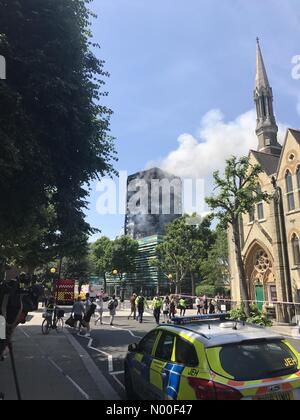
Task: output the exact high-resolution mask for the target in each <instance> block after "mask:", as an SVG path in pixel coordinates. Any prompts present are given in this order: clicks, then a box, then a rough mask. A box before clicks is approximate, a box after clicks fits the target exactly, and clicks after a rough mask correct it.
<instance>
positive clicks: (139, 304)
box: [135, 293, 148, 324]
mask: <svg viewBox="0 0 300 420" xmlns="http://www.w3.org/2000/svg"><path fill="white" fill-rule="evenodd" d="M135 304H136V308H137V310H138V317H137V321H139V322H140V324H141V323H142V322H143V315H144V312H145V307H147V306H148V305H147V301H146V298H145V297H144V296H143V293H140V294H139V296H138V297H137V298H136V301H135Z"/></svg>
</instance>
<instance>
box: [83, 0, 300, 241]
mask: <svg viewBox="0 0 300 420" xmlns="http://www.w3.org/2000/svg"><path fill="white" fill-rule="evenodd" d="M91 7H92V9H93V10H94V11H95V12H96V13H97V14H98V19H97V20H95V21H93V26H92V30H93V34H94V38H95V40H96V41H97V42H99V43H100V44H101V50H100V51H99V52H97V54H99V57H100V58H102V59H104V60H105V61H106V65H105V68H106V70H107V71H109V72H110V74H111V76H110V79H109V80H108V81H107V85H106V89H107V90H108V91H109V97H108V98H106V99H105V103H106V104H107V105H109V106H110V107H111V109H112V110H113V111H114V116H113V117H112V120H111V131H112V135H113V136H115V137H116V148H117V151H118V155H119V162H118V163H117V164H116V169H118V170H126V171H128V172H129V173H134V172H136V171H138V170H140V169H144V168H145V167H146V166H147V165H148V164H149V162H154V163H155V164H156V163H157V164H159V165H161V166H162V167H164V168H165V169H169V170H170V169H171V168H172V169H173V168H177V169H178V174H179V175H188V176H191V175H192V174H191V172H192V171H194V172H195V176H201V177H203V178H208V177H209V175H210V173H211V172H212V170H214V169H222V162H224V159H225V158H226V157H227V155H228V153H229V155H230V154H232V150H231V149H232V147H233V148H234V150H235V149H236V148H238V153H246V152H247V150H248V149H249V147H252V146H253V147H255V145H256V137H255V133H254V132H253V129H254V126H253V124H254V120H255V115H254V114H253V112H252V113H251V112H250V111H251V110H254V104H253V88H254V78H255V48H256V44H255V39H256V37H257V36H259V37H260V39H261V45H262V50H263V54H264V58H265V64H266V67H267V71H268V74H269V79H270V82H271V85H272V87H273V90H274V97H275V110H276V114H277V119H278V122H279V123H281V124H283V125H287V126H291V127H294V128H300V122H299V118H300V115H299V113H298V112H297V104H298V101H299V98H300V80H293V78H292V76H291V72H292V63H291V61H292V57H293V56H295V55H300V45H299V38H300V4H299V0H285V1H282V0H265V1H263V2H262V1H261V0H251V1H246V0H224V1H220V0H187V1H183V0H151V1H150V0H95V2H94V3H93V5H92V6H91ZM283 129H284V128H283V127H282V130H283ZM239 130H241V134H239ZM222 136H224V138H223V137H222ZM239 137H240V138H241V139H240V140H239ZM178 138H180V139H181V143H180V144H179V143H178ZM231 138H232V139H233V142H232V144H231ZM218 141H219V142H220V146H219V147H218V143H217V142H218ZM199 145H200V147H199ZM195 148H196V149H195ZM194 150H197V152H196V153H195V154H194ZM189 153H190V154H191V155H192V156H187V155H188V154H189ZM193 154H194V157H193ZM195 156H196V157H195ZM206 161H208V162H209V164H207V162H206ZM191 162H192V163H191ZM183 168H186V169H183ZM199 168H200V169H199ZM196 172H197V175H196ZM208 184H209V183H208ZM208 190H209V186H208ZM208 192H209V191H208ZM98 197H99V192H96V185H93V186H92V193H91V203H90V209H89V211H88V212H87V218H88V221H89V222H90V223H91V224H92V225H93V226H95V227H98V228H100V229H101V230H102V233H103V234H105V235H108V236H110V237H114V236H116V235H117V234H119V232H120V230H121V228H122V225H123V223H124V221H123V219H124V217H123V216H122V215H114V216H112V215H110V216H107V215H99V214H98V213H97V211H96V201H97V198H98ZM98 236H99V235H98Z"/></svg>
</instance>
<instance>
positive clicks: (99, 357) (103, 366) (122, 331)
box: [75, 316, 300, 400]
mask: <svg viewBox="0 0 300 420" xmlns="http://www.w3.org/2000/svg"><path fill="white" fill-rule="evenodd" d="M108 321H109V318H104V325H101V326H97V327H93V331H92V334H91V339H87V338H83V337H79V336H77V335H75V338H76V339H77V340H78V342H79V343H80V344H81V345H82V346H83V347H84V348H85V349H86V350H87V352H88V353H89V354H90V356H91V357H92V359H93V360H94V362H95V364H96V365H97V366H98V367H99V369H100V370H101V372H102V373H103V374H104V376H105V377H106V379H107V380H108V381H109V383H110V384H111V385H112V387H113V388H114V389H115V390H116V392H117V393H118V395H119V396H120V398H121V399H122V400H123V399H125V389H124V375H123V374H124V358H125V356H126V353H127V349H128V345H129V344H132V343H135V342H138V341H139V340H140V339H141V338H142V337H144V335H145V334H146V333H147V332H149V331H150V330H151V329H153V328H155V323H154V321H153V320H152V318H151V317H148V318H146V320H145V322H144V323H143V324H139V323H138V322H137V321H134V320H129V321H128V320H127V318H126V317H124V316H123V317H116V319H115V325H114V326H113V327H111V326H110V325H109V324H108ZM287 339H288V341H289V342H290V343H291V344H292V345H293V346H294V347H295V348H296V349H297V350H298V351H299V353H300V340H296V339H290V338H287Z"/></svg>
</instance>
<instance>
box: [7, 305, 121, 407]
mask: <svg viewBox="0 0 300 420" xmlns="http://www.w3.org/2000/svg"><path fill="white" fill-rule="evenodd" d="M42 312H43V311H39V312H37V313H34V314H32V315H30V316H29V322H28V323H26V324H25V325H24V326H19V327H18V328H17V329H16V332H15V334H14V337H13V347H14V355H15V360H16V367H17V371H18V378H19V383H20V389H21V395H22V399H23V400H106V399H112V400H117V399H119V398H120V397H119V395H118V394H117V393H116V392H115V391H114V389H113V388H112V387H111V386H110V385H109V383H108V382H107V381H106V380H105V378H104V376H103V375H102V373H101V371H99V369H98V368H97V367H96V365H95V364H94V363H93V361H92V359H91V357H90V356H89V355H88V354H87V352H86V351H85V350H84V348H83V347H82V346H80V345H78V342H77V341H76V340H75V339H74V338H73V336H72V335H71V334H70V333H69V332H68V331H67V330H66V331H64V332H63V333H60V334H57V333H56V332H55V331H51V333H50V334H49V335H48V336H43V335H42V331H41V325H42V321H43V319H42ZM0 372H1V373H0V393H3V394H4V395H5V400H16V399H17V395H16V390H15V385H14V381H13V375H12V370H11V364H10V358H9V357H8V356H7V357H6V358H5V360H4V361H3V362H1V363H0Z"/></svg>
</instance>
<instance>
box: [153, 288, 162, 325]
mask: <svg viewBox="0 0 300 420" xmlns="http://www.w3.org/2000/svg"><path fill="white" fill-rule="evenodd" d="M162 305H163V303H162V300H161V299H160V297H159V296H158V295H157V296H155V297H154V299H153V301H152V309H153V316H154V319H155V322H156V324H157V325H159V320H160V313H161V308H162Z"/></svg>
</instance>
